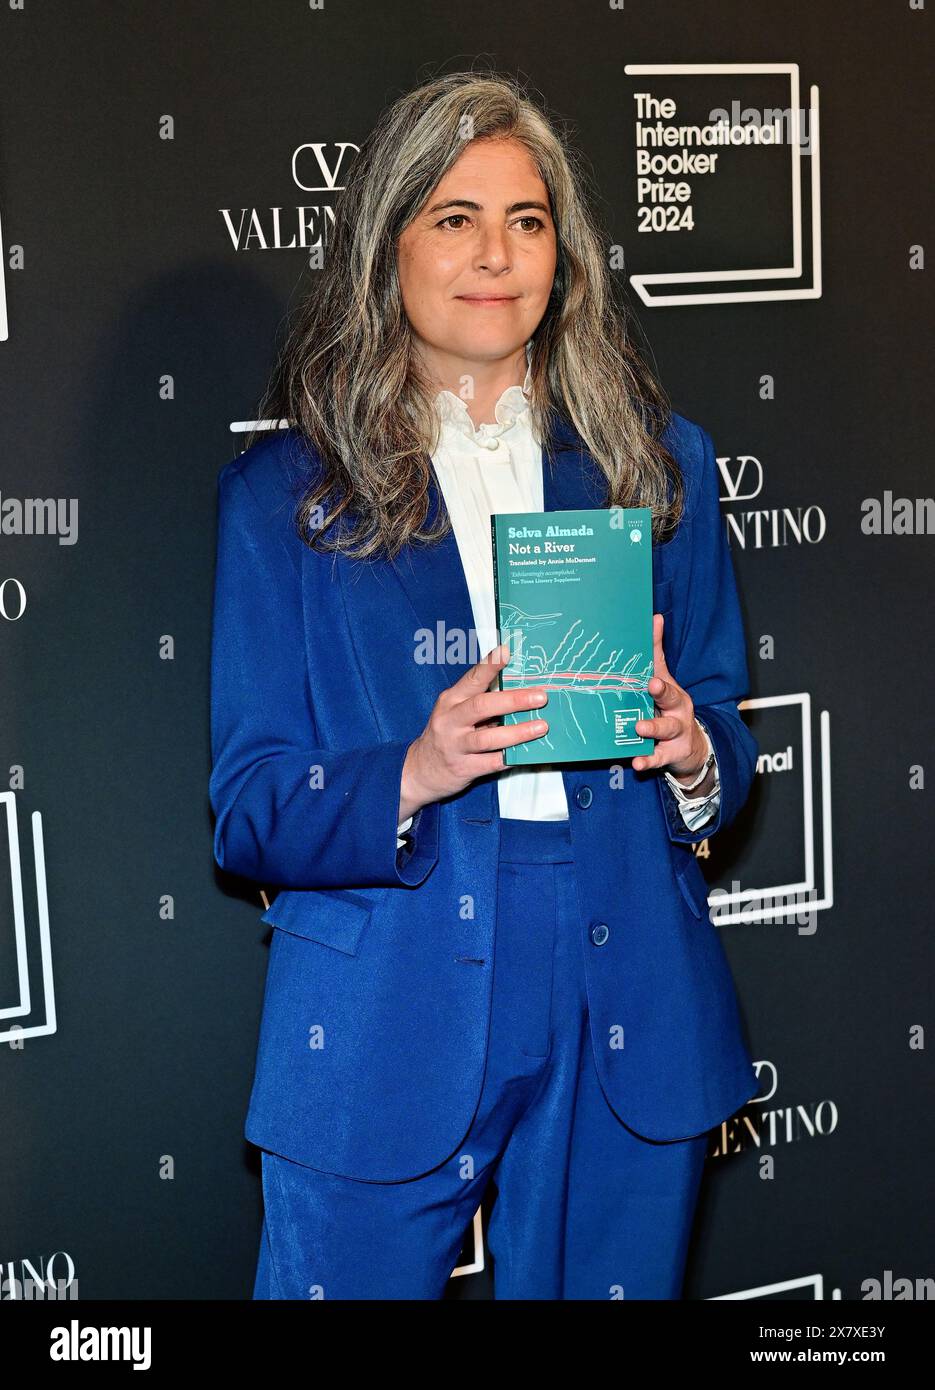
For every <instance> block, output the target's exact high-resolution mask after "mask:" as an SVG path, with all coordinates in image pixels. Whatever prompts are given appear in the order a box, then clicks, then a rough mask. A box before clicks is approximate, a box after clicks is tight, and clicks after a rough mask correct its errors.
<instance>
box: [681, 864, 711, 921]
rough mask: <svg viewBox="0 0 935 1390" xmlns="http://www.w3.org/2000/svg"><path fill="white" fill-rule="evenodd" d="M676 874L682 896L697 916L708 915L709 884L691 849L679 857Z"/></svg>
mask: <svg viewBox="0 0 935 1390" xmlns="http://www.w3.org/2000/svg"><path fill="white" fill-rule="evenodd" d="M675 876H676V878H677V879H678V884H679V888H681V890H682V897H683V898H684V899H685V901H686V902H687V903H688V906H689V907H690V908H691V910H692V912H693V913H694V914H695V916H696V917H707V915H708V885H707V883H706V882H705V878H704V874H703V873H702V872H701V870H700V869H699V867H698V865H697V863H696V862H695V856H694V855H693V854H692V853H691V852H690V851H689V853H688V854H687V855H685V856H684V857H682V856H680V857H679V861H678V863H677V864H676V866H675Z"/></svg>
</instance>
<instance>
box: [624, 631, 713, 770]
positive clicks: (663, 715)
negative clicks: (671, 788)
mask: <svg viewBox="0 0 935 1390" xmlns="http://www.w3.org/2000/svg"><path fill="white" fill-rule="evenodd" d="M663 622H664V619H663V616H662V614H661V613H654V614H653V671H654V672H655V675H654V676H653V677H652V679H651V680H650V682H649V685H648V686H647V689H648V691H649V693H650V695H652V697H653V699H654V700H655V703H656V709H657V710H659V714H658V715H657V717H656V718H654V719H638V720H637V721H636V724H635V726H634V727H635V729H636V732H637V733H638V734H642V735H643V737H644V738H653V739H655V740H656V747H655V750H654V752H652V753H650V754H647V755H646V756H645V757H638V758H634V759H633V761H632V764H631V766H632V767H633V769H634V771H635V772H643V771H648V770H649V769H650V768H654V767H665V768H667V769H668V771H669V772H671V774H672V776H673V777H684V778H685V780H686V781H687V782H690V781H691V780H692V779H693V778H694V777H697V775H698V773H699V772H700V771H701V765H702V763H703V762H704V760H705V758H706V757H707V753H708V745H707V743H706V742H705V737H704V734H703V733H702V731H701V728H700V727H699V725H698V723H697V722H696V720H695V706H694V703H693V701H692V697H691V696H690V695H689V693H688V691H687V690H683V689H682V687H681V686H680V685H679V684H678V683H677V681H675V680H673V678H672V675H671V673H670V671H669V668H668V666H667V665H666V659H665V654H664V652H663V650H662V627H663Z"/></svg>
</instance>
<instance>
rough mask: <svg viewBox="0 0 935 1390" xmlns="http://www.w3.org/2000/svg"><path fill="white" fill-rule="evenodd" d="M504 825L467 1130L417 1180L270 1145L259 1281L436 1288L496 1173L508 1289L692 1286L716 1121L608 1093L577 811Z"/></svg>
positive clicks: (420, 1295)
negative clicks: (628, 1122)
mask: <svg viewBox="0 0 935 1390" xmlns="http://www.w3.org/2000/svg"><path fill="white" fill-rule="evenodd" d="M500 830H501V835H500V843H501V853H500V863H499V868H498V878H499V892H498V911H497V926H496V949H495V957H494V963H493V966H494V978H493V999H492V1005H491V1018H490V1033H489V1039H488V1050H487V1069H486V1073H485V1076H484V1084H483V1088H482V1092H481V1096H480V1101H479V1104H478V1108H477V1111H476V1113H475V1115H474V1119H473V1121H472V1123H471V1126H470V1128H469V1130H468V1132H467V1134H466V1135H465V1136H464V1138H463V1140H462V1141H461V1143H460V1144H459V1145H458V1147H457V1150H456V1151H455V1152H454V1153H452V1154H451V1155H450V1156H449V1158H448V1159H447V1160H446V1161H445V1162H444V1163H442V1164H441V1165H440V1166H439V1167H437V1168H434V1169H433V1170H432V1171H431V1172H428V1173H425V1174H423V1175H421V1176H420V1177H417V1178H413V1179H409V1180H407V1181H405V1182H388V1183H387V1182H362V1181H359V1180H357V1179H354V1178H347V1177H341V1176H338V1175H336V1174H332V1173H325V1172H320V1171H318V1170H317V1169H314V1168H308V1167H306V1166H304V1165H303V1164H299V1163H295V1162H293V1161H291V1160H289V1159H287V1158H284V1157H282V1156H281V1155H279V1154H275V1153H271V1152H269V1151H268V1150H266V1149H264V1150H262V1168H263V1200H264V1221H263V1230H262V1233H261V1238H260V1254H259V1261H258V1265H257V1271H256V1281H255V1286H254V1292H253V1297H254V1299H281V1298H287V1299H317V1298H325V1299H439V1298H441V1297H442V1295H443V1293H444V1290H445V1286H446V1283H447V1281H448V1279H449V1277H450V1276H451V1272H452V1270H453V1269H454V1268H455V1265H456V1264H457V1261H458V1257H459V1254H460V1252H461V1249H462V1246H463V1242H464V1238H465V1235H466V1233H467V1231H468V1229H469V1227H470V1224H471V1221H472V1219H473V1217H474V1214H475V1212H476V1211H477V1208H478V1207H479V1205H480V1202H481V1198H482V1197H483V1195H484V1192H485V1189H486V1187H487V1184H488V1183H489V1182H490V1180H491V1179H493V1181H494V1183H495V1187H496V1200H495V1203H494V1206H493V1210H492V1214H491V1218H490V1223H489V1230H488V1233H487V1245H488V1248H489V1252H490V1254H491V1255H492V1257H493V1280H494V1294H495V1297H496V1298H497V1299H548V1300H563V1299H590V1300H605V1299H606V1300H611V1299H616V1298H625V1299H626V1298H630V1299H633V1298H636V1299H677V1298H679V1297H680V1296H681V1288H682V1279H683V1272H684V1265H685V1255H686V1250H687V1246H688V1240H689V1235H690V1233H691V1225H692V1219H693V1215H694V1211H695V1205H696V1200H697V1196H698V1189H699V1184H700V1180H701V1172H702V1167H703V1164H704V1156H705V1149H706V1143H707V1135H699V1136H696V1137H694V1138H691V1139H681V1140H673V1141H670V1142H655V1141H652V1140H648V1139H643V1138H641V1137H640V1136H638V1135H636V1134H635V1133H633V1132H632V1131H631V1130H629V1129H627V1127H626V1126H625V1125H624V1124H623V1123H622V1121H621V1120H619V1119H618V1118H617V1116H616V1114H615V1113H614V1111H613V1110H612V1109H611V1108H610V1105H609V1104H608V1102H607V1100H606V1098H605V1096H604V1093H603V1091H602V1090H601V1087H600V1083H599V1081H598V1077H597V1073H596V1071H595V1067H594V1057H593V1052H592V1045H591V1039H590V1033H589V1023H588V1001H587V990H586V984H585V974H584V952H585V951H591V950H599V949H600V944H599V942H594V941H591V940H590V939H588V937H587V935H586V933H585V929H584V926H583V921H582V914H581V912H580V910H579V905H578V897H577V889H576V885H575V868H574V858H573V854H572V846H571V835H570V831H569V827H568V821H567V820H561V821H534V820H518V819H514V818H504V819H503V820H502V821H501V825H500ZM320 949H322V950H328V949H330V948H329V947H327V946H324V945H322V946H321V947H320ZM478 968H479V967H478ZM431 1060H432V1059H431V1058H426V1059H425V1065H426V1066H427V1067H430V1066H431Z"/></svg>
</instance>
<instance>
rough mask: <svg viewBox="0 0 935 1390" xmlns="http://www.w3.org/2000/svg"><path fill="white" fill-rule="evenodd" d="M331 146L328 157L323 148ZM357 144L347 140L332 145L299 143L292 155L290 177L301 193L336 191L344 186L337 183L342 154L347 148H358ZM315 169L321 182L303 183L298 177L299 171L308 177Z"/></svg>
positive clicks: (310, 176)
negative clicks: (330, 152) (331, 151)
mask: <svg viewBox="0 0 935 1390" xmlns="http://www.w3.org/2000/svg"><path fill="white" fill-rule="evenodd" d="M328 148H331V149H332V150H333V151H334V153H332V155H331V157H330V159H329V157H328V156H327V155H326V154H325V150H326V149H328ZM359 148H360V147H359V146H358V145H352V144H351V143H350V141H349V140H342V141H341V142H340V143H337V144H335V145H332V146H330V147H329V146H327V145H325V144H324V142H322V141H318V142H316V143H314V144H312V143H309V144H305V145H299V146H298V147H297V148H296V150H295V153H294V154H293V156H292V177H293V179H294V180H295V184H296V187H297V188H301V189H302V191H303V193H338V192H340V191H341V190H343V188H344V184H343V183H342V184H339V183H338V175H339V173H340V170H341V165H342V164H343V163H344V156H345V154H346V153H347V151H348V150H355V151H358V150H359ZM316 169H317V174H318V177H319V178H320V179H321V180H322V182H321V183H303V182H302V179H301V178H300V177H299V175H300V172H301V173H302V174H305V175H307V176H308V177H309V178H314V177H315V171H316Z"/></svg>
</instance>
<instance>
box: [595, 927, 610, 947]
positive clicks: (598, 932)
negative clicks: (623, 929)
mask: <svg viewBox="0 0 935 1390" xmlns="http://www.w3.org/2000/svg"><path fill="white" fill-rule="evenodd" d="M609 936H610V928H609V927H608V925H607V923H606V922H597V923H595V925H594V926H593V927H592V928H591V940H592V941H593V943H594V945H595V946H603V944H604V942H605V941H606V940H607V938H608V937H609Z"/></svg>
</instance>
